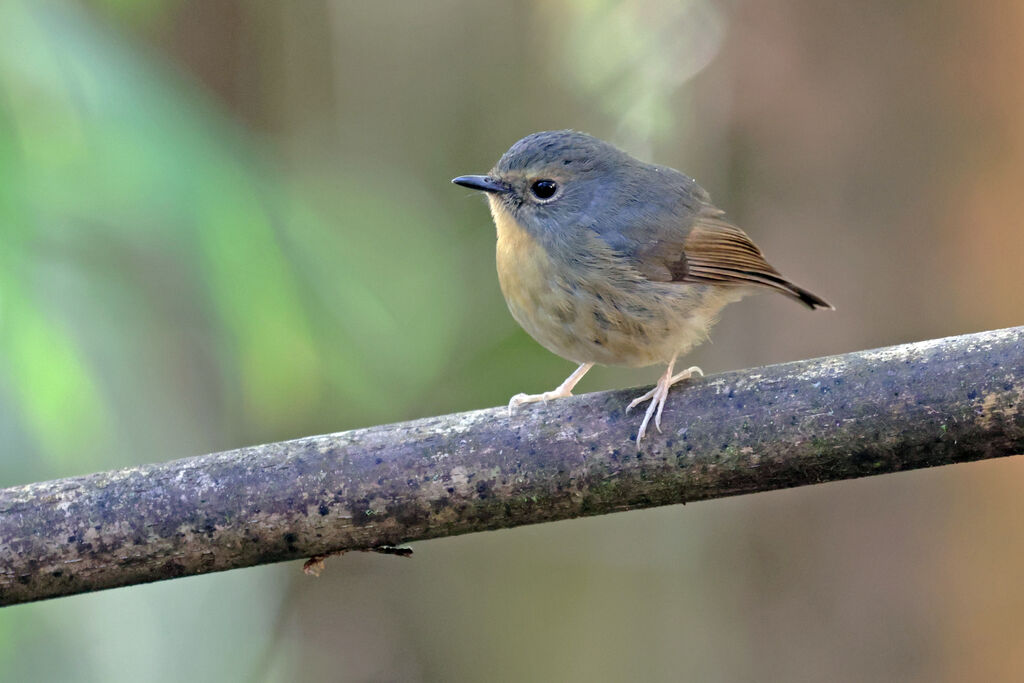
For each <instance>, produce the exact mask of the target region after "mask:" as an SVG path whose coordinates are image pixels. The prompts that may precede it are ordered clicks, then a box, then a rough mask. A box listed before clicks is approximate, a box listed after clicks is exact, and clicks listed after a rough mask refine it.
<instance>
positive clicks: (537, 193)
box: [530, 178, 558, 201]
mask: <svg viewBox="0 0 1024 683" xmlns="http://www.w3.org/2000/svg"><path fill="white" fill-rule="evenodd" d="M530 192H532V193H533V196H534V197H536V198H537V199H540V200H542V201H544V200H548V199H551V198H552V197H554V196H555V193H556V192H558V183H556V182H555V181H554V180H549V179H547V178H541V179H540V180H535V181H533V184H532V185H530Z"/></svg>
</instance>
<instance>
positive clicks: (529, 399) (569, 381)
mask: <svg viewBox="0 0 1024 683" xmlns="http://www.w3.org/2000/svg"><path fill="white" fill-rule="evenodd" d="M592 367H594V364H593V363H582V364H580V366H579V367H578V368H576V370H574V371H573V373H572V374H571V375H569V376H568V377H566V378H565V381H564V382H562V383H561V384H559V385H558V387H557V388H556V389H552V390H551V391H545V392H544V393H543V394H516V395H515V396H513V397H512V400H511V401H509V402H508V414H509V416H511V415H512V409H513V408H515V407H516V406H519V405H522V404H524V403H535V402H537V401H547V400H550V399H552V398H565V397H566V396H572V388H573V387H574V386H576V383H577V382H579V381H580V380H581V379H583V375H585V374H587V371H588V370H590V368H592Z"/></svg>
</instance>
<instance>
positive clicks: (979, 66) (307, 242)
mask: <svg viewBox="0 0 1024 683" xmlns="http://www.w3.org/2000/svg"><path fill="white" fill-rule="evenodd" d="M1022 46H1024V5H1022V4H1021V3H1018V2H1013V1H1011V0H994V1H992V2H986V3H975V2H968V1H967V0H941V1H939V0H937V1H935V2H914V1H911V2H901V3H892V2H884V1H882V0H869V1H867V2H858V3H840V2H814V1H812V0H732V1H730V2H717V1H715V0H685V1H684V2H673V1H670V0H644V1H642V2H628V3H627V2H610V1H604V2H585V1H583V0H563V1H560V2H540V1H535V2H505V3H480V2H468V1H461V0H460V1H456V0H444V1H438V2H430V3H413V2H404V3H400V2H377V3H368V2H367V3H356V2H329V3H328V2H303V3H274V2H268V1H262V2H243V1H241V0H208V1H207V2H203V3H197V2H193V3H188V2H181V1H179V0H145V1H143V2H126V1H124V0H104V1H102V2H91V3H84V2H83V3H76V2H51V1H44V2H36V1H28V0H7V1H6V2H3V3H0V439H2V441H0V443H2V444H3V446H2V448H3V450H2V451H0V485H4V486H7V485H14V484H18V483H23V482H27V481H32V480H39V479H46V478H52V477H60V476H69V475H74V474H80V473H84V472H89V471H94V470H98V469H108V468H113V467H118V466H123V465H127V464H132V463H139V462H153V461H158V460H164V459H169V458H172V457H183V456H187V455H192V454H198V453H202V452H208V451H212V450H217V449H224V448H231V447H236V446H241V445H245V444H250V443H255V442H260V441H267V440H280V439H285V438H290V437H295V436H300V435H304V434H310V433H317V432H327V431H337V430H342V429H348V428H352V427H358V426H363V425H368V424H375V423H383V422H390V421H397V420H403V419H408V418H412V417H416V416H422V415H430V414H439V413H445V412H451V411H456V410H466V409H472V408H480V407H485V406H491V405H498V404H502V403H504V402H505V401H507V399H508V397H509V396H510V395H512V394H514V393H517V392H519V391H529V392H535V391H541V390H544V389H547V388H550V387H551V386H554V385H555V384H556V383H558V382H559V381H561V380H562V379H563V378H564V376H565V375H566V374H567V372H568V371H569V370H570V369H571V366H570V364H569V363H568V362H566V361H563V360H561V359H559V358H557V357H554V356H552V355H551V354H549V353H547V352H546V351H544V350H543V349H542V348H540V347H539V346H538V345H537V344H535V343H534V342H533V341H532V340H530V339H529V338H528V337H527V336H526V335H525V333H523V332H522V331H521V330H519V329H518V327H517V326H516V325H515V323H514V322H513V321H512V319H511V317H510V316H509V315H508V313H507V311H506V309H505V305H504V302H503V301H502V299H501V295H500V292H499V290H498V286H497V280H496V277H495V274H494V266H493V248H494V247H493V242H494V229H493V226H492V225H491V223H490V218H489V216H488V214H487V212H486V209H485V206H484V205H483V203H482V202H481V201H480V199H479V197H475V196H472V195H471V193H469V192H468V191H465V190H463V189H461V188H456V187H452V186H451V185H450V184H449V183H448V181H449V179H450V178H451V177H453V176H455V175H458V174H463V173H482V172H485V171H486V170H487V169H488V168H490V166H491V164H492V163H493V162H494V161H495V160H496V159H497V158H498V156H499V155H500V154H501V153H502V152H503V151H504V150H505V149H506V148H507V147H508V146H509V145H510V144H511V143H512V142H514V141H515V140H517V139H518V138H520V137H522V136H523V135H525V134H527V133H530V132H533V131H536V130H543V129H552V128H570V127H571V128H575V129H579V130H584V131H587V132H590V133H592V134H594V135H597V136H599V137H602V138H605V139H609V140H612V141H614V142H616V143H618V144H620V145H621V146H623V147H625V148H626V149H628V150H629V151H631V152H633V153H634V154H636V155H638V156H641V157H642V158H645V159H648V160H651V161H655V162H658V163H663V164H668V165H671V166H674V167H677V168H679V169H681V170H683V171H685V172H687V173H689V174H690V175H693V176H694V177H696V178H697V179H698V180H699V181H700V182H701V183H702V185H704V186H705V187H706V188H707V189H708V190H709V191H710V192H711V194H712V196H713V197H714V198H715V200H716V203H718V204H719V205H720V206H722V207H723V208H725V209H726V210H727V211H728V212H729V215H730V216H731V218H732V219H733V220H735V222H737V223H738V224H739V225H741V226H742V227H744V228H745V229H746V230H747V231H748V232H749V233H750V234H751V235H752V236H753V238H754V239H755V240H756V241H757V242H758V243H759V244H760V245H761V246H762V247H763V249H764V250H765V252H766V253H767V255H768V256H769V258H770V260H771V261H772V262H773V263H775V264H776V265H777V266H778V267H779V268H780V270H782V271H783V272H784V273H786V274H787V276H790V277H791V278H793V279H794V280H795V281H797V282H799V283H800V284H802V285H804V286H807V287H809V288H810V289H812V290H814V291H815V292H818V293H820V294H821V295H823V296H824V297H826V298H827V299H829V300H830V301H832V302H833V303H835V304H836V306H837V308H838V311H837V312H836V313H835V314H816V315H810V314H808V313H807V312H806V311H803V310H801V309H800V308H799V307H797V306H794V305H793V304H792V303H791V302H788V301H786V300H784V299H783V298H782V297H772V296H761V297H755V298H752V299H748V300H746V301H743V302H741V303H739V304H737V305H734V306H732V307H730V308H729V309H728V310H727V311H726V312H725V314H724V316H723V319H722V321H721V323H720V324H719V325H718V327H717V328H716V329H715V330H714V331H713V334H712V340H713V343H711V344H707V345H705V346H703V347H701V348H699V349H698V350H697V351H695V352H694V353H693V354H691V356H689V357H688V358H687V363H693V364H697V365H700V366H702V367H703V368H704V369H705V370H706V371H708V372H716V371H720V370H726V369H734V368H741V367H748V366H755V365H760V364H765V363H773V362H779V361H786V360H792V359H797V358H806V357H812V356H817V355H826V354H832V353H839V352H844V351H850V350H856V349H862V348H869V347H874V346H881V345H887V344H893V343H898V342H904V341H910V340H917V339H925V338H931V337H939V336H944V335H952V334H958V333H963V332H970V331H977V330H983V329H992V328H998V327H1006V326H1011V325H1016V324H1021V323H1024V303H1022V302H1021V297H1020V296H1019V292H1020V288H1021V281H1022V279H1024V278H1022V271H1021V264H1022V262H1024V239H1022V237H1021V228H1020V225H1021V221H1022V218H1021V217H1022V216H1024V192H1022V191H1021V189H1020V188H1021V187H1022V186H1024V80H1022V79H1021V74H1022V73H1024V47H1022ZM658 372H659V370H658V369H649V370H645V371H633V370H621V369H599V370H597V371H595V372H593V373H591V375H590V376H588V377H587V379H586V380H585V381H584V383H583V384H582V385H581V387H580V388H581V389H582V390H584V391H592V390H598V389H605V388H612V387H624V386H632V385H639V384H642V383H646V382H651V381H653V379H654V378H655V376H656V375H657V373H658ZM1022 487H1024V468H1022V464H1021V462H1019V461H1018V460H1017V459H1011V460H1007V461H1004V462H992V463H984V464H975V465H964V466H956V467H950V468H943V469H939V470H933V471H925V472H912V473H907V474H899V475H893V476H887V477H880V478H877V479H866V480H862V481H853V482H846V483H839V484H829V485H823V486H818V487H812V488H807V489H800V490H794V491H781V492H777V493H770V494H761V495H755V496H749V497H743V498H737V499H731V500H722V501H715V502H707V503H700V504H696V505H690V506H686V507H673V508H665V509H659V510H653V511H645V512H631V513H626V514H618V515H612V516H607V517H600V518H593V519H586V520H578V521H572V522H565V523H557V524H549V525H543V526H538V527H532V528H523V529H517V530H510V531H500V532H491V533H486V534H479V535H474V536H466V537H461V538H453V539H446V540H438V541H431V542H428V543H420V544H415V546H414V547H415V549H416V554H415V556H414V558H413V559H412V560H401V559H397V558H394V557H385V556H364V555H358V556H357V555H349V556H345V557H344V558H342V559H339V560H334V561H332V562H330V563H329V565H328V569H327V571H326V572H325V574H324V576H322V577H321V578H320V579H318V580H314V579H310V578H308V577H305V576H303V575H302V573H301V571H300V569H299V565H298V564H288V565H281V566H273V567H262V568H256V569H249V570H241V571H235V572H229V573H226V574H221V575H215V576H205V577H196V578H190V579H183V580H177V581H172V582H166V583H161V584H154V585H150V586H140V587H135V588H129V589H121V590H116V591H109V592H105V593H100V594H96V595H90V596H80V597H74V598H68V599H62V600H56V601H50V602H46V603H41V604H35V605H26V606H21V607H15V608H8V609H6V610H3V611H2V612H0V678H3V679H4V680H12V681H14V680H35V681H40V680H54V681H65V680H76V681H77V680H85V681H122V680H123V681H136V680H146V681H165V680H166V681H180V680H218V681H312V680H324V681H333V680H338V681H368V680H373V681H377V680H558V681H592V680H694V681H741V680H747V681H755V680H756V681H766V680H772V681H822V680H829V681H865V680H900V681H962V680H985V681H995V680H999V681H1003V680H1005V681H1015V680H1021V679H1022V678H1024V616H1022V615H1024V582H1022V581H1021V580H1020V577H1021V576H1024V545H1022V544H1021V543H1020V542H1019V540H1020V539H1021V538H1024V497H1022V496H1021V494H1020V491H1021V489H1022Z"/></svg>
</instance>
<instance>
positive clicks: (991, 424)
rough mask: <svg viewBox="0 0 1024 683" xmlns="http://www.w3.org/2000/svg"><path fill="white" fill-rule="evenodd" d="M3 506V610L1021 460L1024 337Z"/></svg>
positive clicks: (868, 354) (198, 462)
mask: <svg viewBox="0 0 1024 683" xmlns="http://www.w3.org/2000/svg"><path fill="white" fill-rule="evenodd" d="M636 394H637V391H636V390H635V389H631V390H626V391H615V392H605V393H595V394H589V395H585V396H580V397H575V398H571V399H565V400H558V401H554V402H551V403H549V404H546V405H528V406H523V407H521V408H520V409H519V410H518V411H517V412H516V414H515V415H514V416H513V417H512V418H511V419H510V418H509V417H508V416H507V414H506V412H505V409H504V408H495V409H489V410H480V411H475V412H470V413H462V414H456V415H446V416H442V417H434V418H429V419H424V420H418V421H415V422H407V423H403V424H394V425H385V426H381V427H372V428H369V429H360V430H355V431H350V432H342V433H339V434H331V435H326V436H314V437H309V438H305V439H298V440H295V441H288V442H284V443H275V444H267V445H264V446H253V447H250V448H242V449H239V450H235V451H230V452H226V453H218V454H214V455H205V456H200V457H195V458H188V459H185V460H178V461H174V462H169V463H164V464H160V465H147V466H143V467H135V468H129V469H125V470H119V471H116V472H104V473H100V474H93V475H89V476H85V477H75V478H71V479H63V480H59V481H51V482H43V483H39V484H30V485H28V486H18V487H14V488H10V489H6V490H2V491H0V604H4V605H8V604H14V603H19V602H26V601H30V600H38V599H42V598H49V597H55V596H60V595H69V594H73V593H81V592H85V591H93V590H99V589H103V588H112V587H115V586H124V585H129V584H136V583H142V582H146V581H156V580H159V579H167V578H172V577H176V576H186V575H191V574H201V573H204V572H213V571H219V570H223V569H232V568H236V567H247V566H251V565H256V564H262V563H267V562H277V561H281V560H290V559H297V558H303V557H309V556H312V555H318V554H322V553H326V552H329V551H333V550H339V549H366V548H372V547H375V546H382V545H394V544H398V543H404V542H408V541H414V540H420V539H427V538H434V537H438V536H451V535H455V534H464V533H469V532H473V531H483V530H486V529H498V528H502V527H512V526H518V525H522V524H534V523H537V522H546V521H551V520H558V519H568V518H572V517H580V516H583V515H597V514H603V513H607V512H615V511H619V510H629V509H632V508H642V507H651V506H656V505H668V504H672V503H684V502H689V501H695V500H702V499H706V498H717V497H721V496H730V495H735V494H740V493H751V492H754V491H765V490H769V489H778V488H785V487H790V486H802V485H806V484H815V483H819V482H825V481H833V480H837V479H848V478H852V477H861V476H866V475H874V474H883V473H886V472H894V471H898V470H906V469H913V468H918V467H930V466H933V465H945V464H949V463H955V462H963V461H969V460H978V459H981V458H992V457H999V456H1005V455H1014V454H1019V453H1024V327H1019V328H1013V329H1007V330H999V331H994V332H983V333H980V334H973V335H966V336H962V337H952V338H948V339H940V340H933V341H927V342H921V343H917V344H907V345H903V346H896V347H890V348H886V349H880V350H875V351H863V352H859V353H852V354H847V355H843V356H834V357H830V358H821V359H816V360H808V361H800V362H796V363H788V364H785V365H776V366H771V367H765V368H757V369H754V370H747V371H742V372H731V373H725V374H721V375H715V376H710V377H707V378H704V379H697V380H695V381H691V382H688V383H684V384H682V385H680V386H678V387H676V388H675V389H674V390H673V391H672V393H671V395H670V397H669V400H668V403H667V405H666V408H665V414H664V419H663V423H662V424H663V428H664V430H665V431H664V433H661V434H659V433H658V432H657V431H656V430H654V431H653V433H650V434H649V436H648V437H647V440H645V441H644V443H643V447H642V448H641V449H640V450H639V451H638V450H637V447H636V443H635V441H634V437H635V434H636V429H637V426H638V424H639V422H640V417H641V416H640V415H638V414H636V413H633V414H630V415H628V416H627V415H624V414H623V409H624V407H625V405H626V404H627V403H628V402H629V400H630V399H632V398H633V397H634V396H635V395H636Z"/></svg>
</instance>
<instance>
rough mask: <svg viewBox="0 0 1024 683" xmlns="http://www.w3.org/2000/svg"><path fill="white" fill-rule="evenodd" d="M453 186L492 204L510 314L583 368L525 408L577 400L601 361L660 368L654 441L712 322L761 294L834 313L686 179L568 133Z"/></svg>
mask: <svg viewBox="0 0 1024 683" xmlns="http://www.w3.org/2000/svg"><path fill="white" fill-rule="evenodd" d="M452 182H453V183H455V184H457V185H462V186H464V187H469V188H472V189H474V190H481V191H483V192H485V193H487V200H488V202H489V204H490V208H491V215H492V216H493V218H494V223H495V226H496V227H497V231H498V244H497V264H498V280H499V282H500V283H501V291H502V293H503V294H504V295H505V301H506V302H507V303H508V308H509V310H510V311H511V313H512V317H514V318H515V319H516V321H517V322H518V323H519V324H520V325H522V327H523V329H525V330H526V331H527V332H528V333H529V334H530V336H532V337H533V338H534V339H536V340H537V341H538V342H540V343H541V345H543V346H544V347H545V348H547V349H548V350H549V351H551V352H553V353H556V354H558V355H559V356H562V357H563V358H567V359H569V360H571V361H573V362H576V363H579V367H578V368H577V369H576V371H575V372H573V373H572V374H571V375H569V377H568V378H567V379H566V380H565V381H564V382H562V384H561V385H559V386H558V387H557V388H556V389H554V390H552V391H546V392H544V393H542V394H532V395H530V394H517V395H515V396H513V397H512V400H511V401H510V402H509V412H510V414H511V411H512V409H513V408H514V407H515V406H518V405H520V404H523V403H530V402H533V401H546V400H548V399H552V398H560V397H564V396H571V395H572V389H573V387H575V386H576V383H577V382H579V381H580V379H581V378H582V377H583V375H585V374H586V373H587V371H588V370H590V368H592V367H593V366H594V364H595V363H599V364H602V365H626V366H634V367H639V366H645V365H653V364H656V363H665V364H667V369H666V370H665V373H664V374H663V375H662V376H661V379H659V380H658V383H657V385H656V386H655V387H654V388H653V389H652V390H651V391H649V392H647V393H646V394H644V395H643V396H640V397H638V398H637V399H636V400H634V401H633V402H632V403H630V404H629V407H628V408H627V409H626V410H627V412H628V411H629V410H631V409H632V408H634V407H635V406H637V405H639V404H640V403H643V402H644V401H648V400H649V401H650V405H649V406H648V408H647V413H646V414H645V415H644V419H643V421H642V422H641V424H640V429H639V431H638V432H637V437H636V441H637V443H638V444H639V443H640V441H641V440H642V439H643V437H644V434H645V432H646V430H647V425H648V423H649V422H650V420H651V418H652V416H653V417H654V424H655V426H657V428H658V430H659V431H660V430H661V413H662V409H663V408H664V406H665V399H666V397H667V396H668V391H669V388H670V387H671V386H672V385H673V384H675V383H676V382H679V381H680V380H683V379H686V378H688V377H690V376H691V375H692V374H694V373H699V374H703V373H702V372H701V370H700V368H698V367H691V368H687V369H686V370H683V371H682V372H679V373H674V372H673V368H674V367H675V362H676V359H677V358H678V357H679V356H680V355H681V354H685V353H686V352H688V351H689V350H690V349H691V348H693V347H694V346H695V345H696V344H698V343H700V342H701V341H703V340H704V339H705V338H706V337H707V333H708V329H709V328H710V327H711V325H713V324H714V322H715V320H716V318H717V316H718V313H719V311H721V310H722V308H723V307H724V306H725V305H726V304H728V303H730V302H733V301H737V300H738V299H740V298H741V297H743V296H744V295H745V294H748V293H750V292H752V291H754V290H756V289H759V288H761V289H770V290H774V291H776V292H780V293H782V294H785V295H786V296H788V297H791V298H793V299H794V300H796V301H799V302H801V303H803V304H805V305H807V306H808V307H810V308H811V309H815V308H832V306H831V305H830V304H828V303H827V302H826V301H825V300H824V299H822V298H821V297H819V296H816V295H814V294H812V293H810V292H809V291H807V290H806V289H802V288H800V287H797V286H796V285H794V284H793V283H791V282H789V281H788V280H786V279H785V278H784V277H782V275H780V274H779V272H778V271H777V270H775V269H774V268H773V267H772V266H771V265H769V264H768V262H767V261H766V260H765V258H764V256H763V255H762V253H761V250H760V249H758V248H757V246H756V245H755V244H754V243H753V242H752V241H751V240H750V238H749V237H747V235H746V233H744V232H743V231H742V230H740V229H739V228H737V227H736V226H734V225H732V224H730V223H729V222H727V221H726V220H725V218H724V217H723V216H724V212H722V211H721V210H719V209H718V208H716V207H715V206H714V205H713V204H712V203H711V199H710V197H709V196H708V194H707V192H705V191H704V190H703V189H702V188H701V187H700V186H699V185H698V184H697V183H696V181H694V180H693V179H692V178H690V177H688V176H686V175H683V174H682V173H680V172H679V171H676V170H675V169H671V168H668V167H665V166H655V165H653V164H647V163H644V162H642V161H640V160H638V159H635V158H633V157H632V156H630V155H628V154H626V153H625V152H623V151H621V150H619V149H617V148H616V147H613V146H612V145H610V144H608V143H606V142H604V141H602V140H598V139H597V138H595V137H591V136H590V135H585V134H583V133H577V132H575V131H571V130H560V131H548V132H542V133H534V134H533V135H528V136H526V137H525V138H523V139H522V140H520V141H519V142H517V143H515V144H514V145H512V147H511V148H510V149H509V150H508V151H507V152H505V154H504V156H502V157H501V159H499V160H498V163H497V165H495V167H494V168H493V169H491V171H490V172H489V173H488V174H487V175H468V176H460V177H458V178H455V179H453V180H452Z"/></svg>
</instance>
